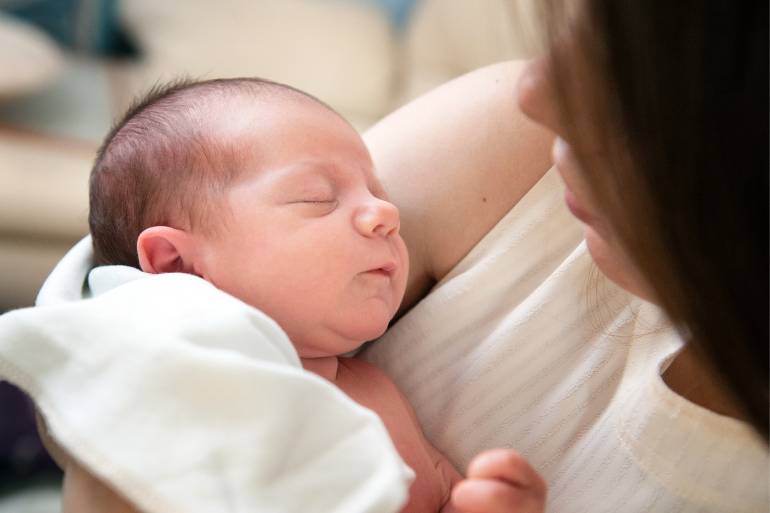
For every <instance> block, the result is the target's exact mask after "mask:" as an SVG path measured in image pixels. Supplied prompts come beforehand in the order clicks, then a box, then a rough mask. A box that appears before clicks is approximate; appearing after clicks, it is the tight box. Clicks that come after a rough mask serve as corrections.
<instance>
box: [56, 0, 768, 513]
mask: <svg viewBox="0 0 770 513" xmlns="http://www.w3.org/2000/svg"><path fill="white" fill-rule="evenodd" d="M619 5H620V4H619V3H618V4H617V5H616V3H613V2H609V1H599V0H596V1H587V2H584V3H582V4H581V8H580V9H579V12H578V15H577V18H575V20H574V22H573V24H572V25H571V26H572V27H573V30H572V31H571V32H569V33H566V35H565V34H564V33H560V39H559V40H558V41H559V43H558V45H555V46H554V48H553V50H552V52H551V54H550V55H549V57H548V58H547V59H544V60H541V61H537V62H534V63H531V64H529V65H528V66H527V67H526V68H525V69H523V68H522V67H521V66H520V65H518V64H503V65H498V66H494V67H490V68H487V69H484V70H480V71H478V72H475V73H472V74H470V75H468V76H465V77H463V78H461V79H459V80H457V81H454V82H452V83H450V84H448V85H446V86H444V87H442V88H440V89H438V90H436V91H434V92H433V93H431V94H429V95H427V96H426V97H423V98H422V99H420V100H418V101H417V102H415V103H413V104H411V105H410V106H407V107H405V108H404V109H401V110H400V111H398V112H397V113H395V114H394V115H392V116H390V117H389V118H387V119H385V120H384V121H383V122H382V123H381V124H379V125H378V126H377V127H375V128H374V129H372V130H371V131H370V132H369V133H368V134H367V142H368V143H369V145H370V147H371V149H372V154H373V157H374V159H375V162H376V164H377V166H378V169H379V170H380V173H381V174H382V178H383V181H384V183H385V186H386V188H388V190H389V192H390V194H391V197H392V199H393V201H394V202H395V203H396V204H398V205H399V206H400V207H401V208H402V213H403V224H404V226H403V234H404V237H405V239H406V240H407V244H408V245H409V246H410V251H411V257H412V270H411V276H410V280H409V289H408V297H407V300H406V303H405V305H404V307H403V317H402V318H401V319H400V320H399V321H398V322H397V323H396V324H395V325H394V326H393V327H392V328H391V330H390V332H389V334H388V335H386V336H385V337H384V339H383V340H381V341H380V342H379V343H377V344H374V345H373V347H371V348H370V349H369V350H368V351H367V352H366V354H365V357H366V358H368V359H370V360H372V361H375V362H376V363H378V364H379V365H381V366H382V367H384V368H385V369H386V370H387V371H388V372H389V373H390V374H391V376H392V377H393V378H394V379H395V380H396V381H397V382H398V383H399V385H400V386H401V388H402V389H403V390H404V391H405V393H406V394H407V395H408V396H409V399H410V400H411V401H412V403H413V404H414V405H415V407H416V410H417V413H418V416H419V417H420V420H421V422H422V423H423V425H424V427H425V429H426V433H427V434H428V435H429V436H430V437H431V438H432V441H433V442H434V443H435V444H436V445H437V446H438V448H439V449H441V450H442V451H443V452H445V453H446V454H447V455H448V456H449V457H450V458H451V459H453V460H454V463H455V464H456V465H457V466H458V467H461V468H464V467H465V466H466V464H467V463H468V462H469V461H471V458H472V457H473V455H475V454H477V453H478V452H479V451H482V450H484V449H487V448H490V447H496V446H500V445H507V446H510V447H513V448H515V449H517V450H519V451H520V452H521V453H522V454H524V455H525V456H526V457H527V458H529V459H530V461H531V462H532V463H533V464H534V466H535V468H536V469H538V470H539V471H540V472H541V473H542V474H543V477H545V480H546V482H547V483H548V485H549V506H548V510H549V511H555V512H565V511H575V512H577V511H594V512H595V511H619V510H622V511H626V512H637V511H638V512H641V511H661V512H666V511H714V512H716V511H747V512H748V511H766V510H767V506H768V505H767V467H768V465H767V445H766V440H767V392H768V387H767V345H766V343H767V317H766V315H767V314H766V312H767V295H766V288H765V287H766V284H767V274H766V273H767V268H766V267H765V266H766V262H767V238H766V237H767V230H766V226H765V225H764V222H765V220H766V219H767V212H766V210H765V209H766V196H765V194H766V191H767V169H768V165H767V149H766V142H767V109H766V104H765V103H763V102H765V101H766V96H765V95H766V71H767V53H766V52H767V37H766V36H767V28H766V25H763V24H764V23H766V19H767V6H766V5H759V4H758V5H754V6H746V5H735V6H734V5H733V4H728V3H725V5H722V6H718V7H715V6H714V5H704V4H703V3H702V2H695V1H692V2H676V3H673V4H672V3H664V2H660V3H649V2H644V3H638V5H633V6H629V5H627V4H625V3H624V4H623V6H622V7H619ZM752 9H753V10H754V11H757V12H753V11H752ZM713 27H719V29H720V32H719V37H715V36H714V35H713V30H712V29H713ZM517 83H518V88H517V94H516V95H514V89H515V84H517ZM756 102H760V103H761V105H760V107H761V108H758V107H757V103H756ZM518 106H520V107H521V109H519V108H518ZM521 111H523V112H524V113H526V114H527V115H528V116H530V117H531V118H532V119H533V120H534V121H535V122H537V123H539V124H542V125H543V126H544V127H545V129H541V128H537V127H536V126H535V125H534V124H533V123H532V122H530V121H528V120H527V119H526V118H525V117H524V116H523V115H522V114H521ZM738 128H740V130H739V129H738ZM550 132H554V133H555V134H556V136H557V139H556V142H555V143H553V136H552V135H549V133H550ZM552 143H553V153H554V157H555V160H556V167H557V170H558V172H559V174H560V175H561V177H562V178H563V180H564V183H565V184H566V186H567V193H566V194H565V199H566V203H567V205H568V207H569V210H570V211H571V212H573V213H574V215H575V216H576V217H577V218H579V220H580V221H581V224H576V223H574V221H570V220H569V219H568V218H567V215H568V214H567V213H566V210H565V209H564V208H563V207H562V205H561V203H562V201H561V199H560V198H559V195H560V194H561V193H560V192H559V191H558V190H557V187H558V184H557V182H555V180H554V174H553V173H552V172H551V173H547V174H546V171H547V170H548V168H549V166H550V161H549V158H548V147H549V146H550V145H551V144H552ZM725 170H729V172H728V173H725ZM544 174H545V177H543V175H544ZM512 207H513V208H512ZM501 218H502V220H501ZM488 232H489V233H488ZM583 232H584V234H585V239H586V241H587V244H585V245H584V244H582V243H581V242H580V239H581V238H582V235H583ZM589 257H593V259H594V260H595V261H596V264H597V266H598V268H599V269H600V270H601V271H602V273H604V274H605V275H606V276H607V277H608V278H609V279H610V280H612V281H614V282H615V283H616V284H617V285H619V286H620V288H618V287H616V286H614V285H612V284H611V283H609V282H607V281H606V280H604V279H603V278H601V277H600V276H594V277H593V279H591V280H588V279H587V277H589V275H590V269H591V265H590V261H589ZM429 290H430V291H431V292H430V293H428V291H429ZM638 298H642V299H644V300H646V301H651V302H654V303H657V304H659V305H660V306H661V307H662V308H663V309H664V310H665V313H666V314H667V316H668V317H669V318H670V320H671V321H670V323H673V325H674V326H676V330H671V329H669V328H667V327H666V325H667V324H669V322H664V323H660V322H659V319H658V318H657V317H658V315H657V310H656V309H655V308H653V307H651V306H650V305H649V304H647V303H646V302H645V301H642V300H641V299H638ZM420 299H422V301H419V303H418V300H420ZM682 339H684V341H685V343H686V345H685V346H684V349H682ZM661 374H662V376H663V377H662V380H661ZM748 426H752V427H753V429H752V428H749V427H748ZM762 438H764V440H762ZM485 458H487V459H486V460H485V459H484V457H482V459H480V460H475V461H476V465H477V467H479V466H480V467H483V466H484V464H485V463H486V464H488V465H489V466H490V467H491V466H493V465H491V464H489V461H490V459H489V457H488V456H485ZM507 461H509V462H511V463H512V465H516V464H517V461H518V462H519V464H520V461H519V460H517V459H516V458H511V459H510V460H506V459H505V458H502V459H500V458H498V459H497V460H495V462H496V463H495V464H496V465H497V466H498V468H497V469H491V470H490V471H489V472H486V473H485V472H477V473H476V475H477V476H478V479H477V480H475V481H474V482H470V483H469V484H468V485H466V487H465V489H464V490H460V491H457V492H456V497H455V498H456V499H458V501H460V502H462V501H463V499H464V497H463V495H466V497H465V498H467V495H473V496H474V497H473V499H474V500H475V501H476V502H479V496H483V497H484V500H485V509H484V511H529V510H533V511H536V510H537V508H539V505H537V504H518V503H516V500H517V496H516V495H515V494H508V493H505V492H503V491H501V490H502V489H501V488H500V487H495V486H490V485H494V484H495V483H497V484H499V483H501V482H502V483H504V482H505V477H504V476H505V475H506V468H505V466H506V462H507ZM495 476H498V477H499V478H500V479H496V480H495V479H491V480H490V479H487V478H488V477H495ZM68 480H69V481H68V482H69V483H70V490H71V491H72V495H71V497H73V498H85V497H88V496H89V494H91V495H93V494H94V493H100V492H101V493H105V490H104V489H103V488H100V486H101V485H100V484H99V483H98V482H96V481H94V480H92V478H90V477H89V476H88V475H87V474H84V473H83V472H82V469H80V468H78V467H77V466H76V465H74V464H73V466H72V468H70V469H68ZM474 485H477V486H474ZM113 499H114V497H112V496H111V495H108V500H107V502H106V503H109V500H113ZM527 507H530V509H529V510H527V509H526V508H527ZM532 508H535V509H532ZM116 510H117V509H116Z"/></svg>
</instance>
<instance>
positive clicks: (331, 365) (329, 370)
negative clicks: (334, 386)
mask: <svg viewBox="0 0 770 513" xmlns="http://www.w3.org/2000/svg"><path fill="white" fill-rule="evenodd" d="M300 361H301V362H302V367H303V368H304V369H305V370H306V371H309V372H312V373H314V374H318V375H319V376H321V377H322V378H325V379H328V380H329V381H331V382H332V383H334V382H335V381H337V369H338V367H339V359H338V358H337V357H336V356H324V357H321V358H300Z"/></svg>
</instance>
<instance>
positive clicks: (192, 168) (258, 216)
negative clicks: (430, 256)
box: [89, 79, 484, 513]
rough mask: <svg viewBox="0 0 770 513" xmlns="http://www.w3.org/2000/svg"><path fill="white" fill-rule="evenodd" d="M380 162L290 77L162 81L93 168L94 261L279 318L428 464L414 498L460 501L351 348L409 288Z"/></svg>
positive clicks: (381, 326)
mask: <svg viewBox="0 0 770 513" xmlns="http://www.w3.org/2000/svg"><path fill="white" fill-rule="evenodd" d="M372 168H373V164H372V162H371V159H370V157H369V153H368V151H367V149H366V147H365V145H364V144H363V141H362V140H361V138H360V137H359V135H358V134H357V132H356V131H355V130H354V129H353V128H352V127H351V126H350V125H349V124H348V123H347V122H346V121H345V120H344V119H342V118H341V117H340V116H339V115H338V114H336V113H335V112H334V111H333V110H331V109H330V108H329V107H327V106H326V105H324V104H322V103H321V102H319V101H318V100H316V99H314V98H312V97H311V96H309V95H307V94H305V93H302V92H300V91H297V90H295V89H293V88H290V87H288V86H283V85H280V84H275V83H272V82H268V81H263V80H259V79H226V80H212V81H206V82H198V83H177V84H173V85H171V86H167V87H164V88H160V89H156V90H154V91H152V92H151V93H150V94H149V96H147V97H146V98H145V99H144V100H143V101H142V102H141V103H139V104H137V105H135V106H134V107H132V109H131V110H130V111H129V112H128V113H127V114H126V116H125V117H124V119H123V120H122V121H121V122H120V123H119V124H118V125H117V126H116V127H115V128H114V129H113V130H112V132H111V133H110V134H109V136H108V137H107V139H106V141H105V143H104V145H103V146H102V148H101V149H100V152H99V155H98V158H97V161H96V164H95V166H94V169H93V172H92V175H91V184H90V190H91V192H90V194H91V196H90V201H91V210H90V220H89V221H90V226H91V234H92V237H93V245H94V253H95V258H96V262H97V264H100V265H108V264H122V265H131V266H134V267H138V268H141V269H142V270H143V271H145V272H149V273H169V272H182V273H190V274H194V275H197V276H199V277H201V278H203V279H205V280H207V281H209V282H210V283H212V284H213V285H215V286H216V287H218V288H219V289H221V290H223V291H225V292H228V293H229V294H231V295H233V296H235V297H237V298H239V299H240V300H242V301H244V302H245V303H248V304H250V305H252V306H254V307H256V308H258V309H260V310H262V311H263V312H265V313H266V314H267V315H269V316H271V317H272V318H273V319H274V320H275V321H276V322H277V323H278V324H279V325H280V326H281V327H282V328H283V330H284V331H285V332H286V333H287V334H288V336H289V338H290V339H291V341H292V343H293V344H294V346H295V348H296V350H297V353H298V354H299V356H300V358H301V361H302V364H303V366H304V367H305V369H306V370H308V371H311V372H314V373H316V374H318V375H320V376H321V377H323V378H325V379H327V380H329V381H331V382H332V383H334V384H336V385H337V386H338V387H339V388H340V389H342V390H343V391H344V392H345V393H347V394H348V395H349V396H350V397H351V398H352V399H353V400H355V401H357V402H358V403H360V404H362V405H363V406H366V407H368V408H369V409H371V410H373V411H374V412H376V413H377V414H378V415H379V416H380V417H381V418H382V420H383V422H384V424H385V426H386V428H387V429H388V431H389V433H390V435H391V438H392V439H393V441H394V444H395V446H396V448H397V449H398V451H399V453H400V454H401V456H402V458H403V459H404V460H405V461H406V463H407V464H408V465H409V466H410V467H411V468H412V469H413V470H414V471H415V473H416V479H415V481H414V483H413V485H412V487H411V489H410V500H409V502H408V504H407V505H406V507H405V508H404V510H403V511H409V512H414V513H425V512H435V511H444V512H448V511H460V509H455V506H453V505H452V503H451V501H450V494H451V490H452V487H453V486H454V485H455V484H456V483H458V482H460V481H461V480H462V479H463V478H462V476H461V475H460V474H459V473H458V472H457V471H456V470H455V469H454V467H453V466H452V465H451V464H450V463H449V462H448V461H447V460H446V458H444V456H443V455H442V454H440V453H439V452H438V451H437V450H436V449H435V448H434V447H433V446H432V445H431V444H430V443H429V442H428V441H427V440H426V439H425V437H424V435H423V433H422V430H421V428H420V426H419V425H418V423H417V420H416V418H415V415H414V413H413V411H412V408H411V406H410V405H409V404H408V403H407V401H406V399H405V398H404V397H403V396H402V395H401V393H400V392H399V390H398V389H397V388H396V386H395V385H394V384H393V383H392V382H391V381H390V380H389V379H388V378H387V376H385V375H384V374H383V373H382V372H380V371H379V370H378V369H376V368H375V367H373V366H372V365H370V364H368V363H365V362H363V361H360V360H358V359H355V358H345V357H341V356H340V355H343V354H346V353H348V352H350V351H352V350H354V349H356V348H358V347H359V346H360V345H361V344H362V343H364V342H365V341H368V340H372V339H375V338H377V337H378V336H380V335H381V334H382V333H383V332H384V331H385V329H386V328H387V326H388V322H389V321H390V320H391V318H392V317H393V315H394V314H395V312H396V310H397V308H398V306H399V303H400V301H401V299H402V296H403V294H404V290H405V287H406V280H407V274H408V264H409V260H408V255H407V249H406V246H405V244H404V241H403V240H402V239H401V236H400V235H399V212H398V210H397V209H396V207H395V206H394V205H392V204H391V203H389V202H388V201H387V198H386V196H385V193H384V191H383V190H382V187H381V186H380V184H379V183H378V181H377V179H376V178H375V176H374V174H373V169H372ZM480 500H481V499H480ZM468 501H470V503H473V498H472V497H471V498H470V499H467V500H466V503H468ZM481 507H482V508H484V506H483V505H481ZM463 508H465V506H463ZM474 511H476V510H474Z"/></svg>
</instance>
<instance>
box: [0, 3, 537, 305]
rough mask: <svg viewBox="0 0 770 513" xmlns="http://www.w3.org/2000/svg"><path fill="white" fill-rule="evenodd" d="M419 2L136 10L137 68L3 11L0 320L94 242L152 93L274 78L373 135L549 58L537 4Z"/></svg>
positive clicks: (130, 23)
mask: <svg viewBox="0 0 770 513" xmlns="http://www.w3.org/2000/svg"><path fill="white" fill-rule="evenodd" d="M413 1H414V0H401V1H395V3H396V4H398V6H399V13H400V14H399V17H398V19H396V18H394V17H393V16H390V15H389V14H392V13H393V12H394V11H393V10H392V7H393V5H394V0H391V1H390V2H388V1H386V0H381V1H377V0H221V1H214V0H164V1H162V2H159V1H156V0H124V1H122V2H117V3H116V7H117V9H116V16H117V18H118V20H117V21H118V22H119V25H120V26H121V27H122V28H123V29H124V30H125V31H126V33H127V34H128V35H129V36H130V37H131V39H132V41H133V43H134V45H135V46H136V48H137V50H138V52H139V54H138V57H137V58H136V59H132V60H126V59H122V60H115V59H112V58H108V57H94V56H88V55H82V54H79V53H77V52H76V51H73V50H71V49H70V50H63V49H61V48H60V47H59V46H58V45H57V44H56V43H55V42H54V41H53V40H52V39H51V38H50V37H48V36H46V35H45V34H44V33H42V32H41V31H39V30H37V31H36V30H34V29H32V28H31V27H29V26H25V25H23V24H21V23H20V22H18V21H16V20H13V19H11V18H9V17H7V16H2V15H0V67H2V69H3V70H4V72H3V74H2V75H0V311H2V310H4V309H9V308H14V307H19V306H26V305H30V304H32V302H33V300H34V296H35V294H36V292H37V290H38V289H39V287H40V285H41V284H42V282H43V280H44V278H45V276H46V275H47V274H48V272H49V271H50V270H51V269H52V267H53V265H54V264H55V263H56V261H57V260H58V259H59V258H61V256H62V255H63V254H64V253H65V252H66V250H67V249H68V248H69V247H70V246H71V245H72V244H73V243H74V242H75V241H77V240H78V239H79V238H81V237H82V236H83V235H85V234H86V232H87V229H88V228H87V222H86V221H87V211H88V200H87V188H88V173H89V170H90V166H91V163H92V160H93V157H94V153H95V150H96V148H97V146H98V143H99V140H100V139H101V137H102V136H103V135H104V134H105V133H106V132H107V130H108V129H109V127H110V125H111V123H112V120H113V119H114V118H115V117H116V116H117V115H119V114H120V113H121V112H122V111H123V110H124V109H125V108H126V106H127V105H128V104H129V102H130V100H131V98H132V97H134V96H135V95H136V94H138V93H139V92H141V91H143V90H145V89H147V88H148V87H149V86H151V85H152V84H155V83H157V82H159V81H163V80H167V79H170V78H174V77H178V76H180V75H186V76H189V77H192V78H212V77H229V76H247V75H255V76H260V77H265V78H269V79H272V80H277V81H280V82H285V83H288V84H291V85H293V86H295V87H298V88H301V89H304V90H307V91H309V92H310V93H312V94H314V95H316V96H318V97H319V98H321V99H322V100H324V101H326V102H327V103H329V104H330V105H331V106H333V107H334V108H336V109H337V110H338V111H340V112H341V113H342V114H343V115H344V116H345V117H347V118H348V119H349V120H350V121H351V122H352V123H353V124H354V125H355V126H356V127H358V128H359V129H361V130H363V129H365V128H366V127H368V126H370V125H371V124H372V123H374V122H376V121H377V120H378V119H379V118H381V117H382V116H383V115H385V114H387V113H388V112H390V111H391V110H393V109H395V108H396V107H398V106H399V105H400V104H402V103H404V102H406V101H408V100H409V99H411V98H413V97H415V96H417V95H419V94H420V93H422V92H425V91H427V90H428V89H430V88H432V87H435V86H436V85H438V84H440V83H442V82H445V81H447V80H449V79H451V78H452V77H455V76H458V75H460V74H463V73H465V72H467V71H470V70H472V69H475V68H478V67H480V66H483V65H485V64H489V63H493V62H497V61H501V60H507V59H512V58H523V57H526V56H530V55H533V54H534V53H536V52H537V51H538V47H539V45H538V39H537V37H536V34H537V32H538V28H537V23H536V22H535V16H534V6H535V5H536V4H537V0H474V1H468V0H423V1H419V0H417V1H416V3H415V4H414V5H413V6H411V5H407V7H408V8H405V5H406V4H410V3H412V2H413ZM82 3H84V4H89V3H91V4H92V3H93V2H85V1H83V2H82ZM0 6H2V4H0ZM388 7H390V8H391V11H388V10H387V8H388ZM406 12H409V13H411V16H410V17H409V18H408V20H405V19H404V18H405V16H404V13H406ZM0 13H1V11H0ZM9 70H11V72H10V73H9V72H8V71H9Z"/></svg>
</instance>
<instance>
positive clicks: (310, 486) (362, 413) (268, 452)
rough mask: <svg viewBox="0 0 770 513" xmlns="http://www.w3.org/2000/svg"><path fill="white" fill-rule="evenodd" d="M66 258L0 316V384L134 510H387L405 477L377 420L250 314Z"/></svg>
mask: <svg viewBox="0 0 770 513" xmlns="http://www.w3.org/2000/svg"><path fill="white" fill-rule="evenodd" d="M90 249H91V248H90V240H89V239H85V240H83V241H81V243H79V244H78V245H77V246H76V247H75V248H73V250H72V251H71V252H70V253H69V254H68V255H67V257H65V259H64V260H63V261H62V262H61V263H60V264H59V266H58V267H57V268H56V269H55V270H54V272H53V274H52V275H51V277H50V278H49V280H48V281H47V282H46V285H45V286H44V288H43V289H42V290H41V293H40V296H39V298H38V307H36V308H30V309H23V310H17V311H14V312H10V313H8V314H6V315H4V316H2V317H0V378H2V379H6V380H8V381H10V382H12V383H14V384H16V385H17V386H19V387H20V388H22V389H23V390H25V391H26V392H27V393H28V394H29V395H30V396H31V397H32V398H33V399H34V401H35V403H36V404H37V407H38V408H39V410H40V412H41V413H42V415H43V417H44V419H45V421H46V424H47V426H48V429H49V430H50V434H51V435H52V436H53V437H54V438H55V440H56V441H57V442H58V443H59V444H60V445H62V446H63V447H64V448H66V449H67V451H68V452H69V453H70V454H72V455H74V457H75V458H76V459H77V460H79V461H80V462H81V463H82V464H84V465H85V466H86V467H87V468H88V469H90V471H91V472H93V473H94V474H95V475H97V476H100V477H101V478H102V479H103V480H105V481H106V482H109V483H111V484H112V486H113V487H115V488H116V489H118V490H119V491H120V492H121V493H122V494H123V495H125V496H126V497H127V498H129V499H130V500H131V501H132V502H134V503H135V504H136V505H138V506H139V507H140V508H141V509H142V510H144V511H146V512H148V513H174V512H179V513H182V512H184V513H195V512H200V513H213V512H217V513H218V512H229V511H233V512H235V511H238V512H240V511H244V512H252V511H254V512H255V511H260V512H287V513H288V512H308V511H312V512H316V513H325V512H335V513H337V512H339V513H363V512H378V513H387V512H392V511H398V510H399V508H400V506H401V505H402V504H403V503H404V501H405V499H406V493H407V489H408V486H409V483H410V481H411V479H412V476H413V474H412V473H411V471H410V470H409V469H408V467H406V466H405V465H404V463H403V462H402V460H401V459H400V457H399V456H398V453H397V452H396V450H395V448H394V447H393V445H392V443H391V441H390V438H389V436H388V434H387V431H386V430H385V428H384V426H383V424H382V422H381V421H380V419H379V418H378V417H377V416H376V415H375V414H374V413H372V412H371V411H369V410H366V409H364V408H362V407H360V406H359V405H357V404H356V403H354V402H353V401H352V400H350V399H349V398H348V397H347V396H346V395H345V394H343V393H342V392H341V391H339V390H338V389H337V388H336V387H334V386H333V385H331V384H329V383H327V382H326V381H324V380H322V379H320V378H318V377H317V376H315V375H312V374H309V373H307V372H305V371H303V370H302V368H301V365H300V362H299V359H298V357H297V354H296V352H295V351H294V349H293V347H292V345H291V344H290V342H289V340H288V338H287V337H286V335H285V334H284V332H283V331H282V330H281V329H280V328H279V327H278V325H277V324H275V323H274V322H273V321H272V320H271V319H270V318H268V317H267V316H266V315H264V314H262V313H261V312H259V311H258V310H256V309H254V308H252V307H250V306H248V305H246V304H244V303H242V302H240V301H238V300H237V299H235V298H233V297H231V296H229V295H227V294H225V293H223V292H221V291H219V290H217V289H216V288H214V287H213V286H211V285H210V284H208V283H207V282H205V281H204V280H202V279H199V278H196V277H193V276H189V275H184V274H165V275H148V274H145V273H142V272H140V271H138V270H136V269H132V268H129V267H120V266H113V267H104V268H98V269H95V270H94V271H92V272H91V273H90V275H89V277H88V287H84V286H83V285H84V281H85V277H86V276H87V275H88V270H89V268H90V254H91V252H90Z"/></svg>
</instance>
